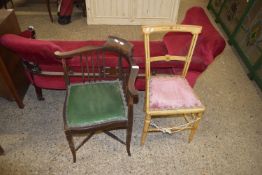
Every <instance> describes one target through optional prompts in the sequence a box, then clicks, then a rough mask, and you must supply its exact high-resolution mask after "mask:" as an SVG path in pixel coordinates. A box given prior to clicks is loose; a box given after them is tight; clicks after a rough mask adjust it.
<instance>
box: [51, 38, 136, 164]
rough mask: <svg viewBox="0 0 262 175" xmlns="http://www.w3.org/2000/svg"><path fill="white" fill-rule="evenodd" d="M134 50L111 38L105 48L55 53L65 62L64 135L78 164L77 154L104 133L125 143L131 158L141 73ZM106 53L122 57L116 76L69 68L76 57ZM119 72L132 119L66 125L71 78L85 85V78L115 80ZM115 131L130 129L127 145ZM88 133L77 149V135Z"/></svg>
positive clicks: (126, 43)
mask: <svg viewBox="0 0 262 175" xmlns="http://www.w3.org/2000/svg"><path fill="white" fill-rule="evenodd" d="M119 43H120V44H119ZM132 49H133V46H132V44H131V43H129V42H127V41H125V40H122V39H120V38H117V37H109V39H108V40H107V42H106V44H104V45H103V46H101V47H91V46H86V47H82V48H79V49H76V50H73V51H69V52H55V55H56V56H57V58H58V59H61V61H62V65H63V68H64V78H65V82H66V84H67V94H66V99H65V104H64V110H63V120H64V132H65V135H66V138H67V141H68V143H69V147H70V150H71V152H72V155H73V161H74V162H76V151H77V150H78V149H79V148H80V147H81V146H82V145H83V144H84V143H85V142H86V141H88V140H89V139H90V138H91V137H92V136H93V135H94V134H95V133H96V132H98V131H102V132H104V133H105V134H107V135H109V136H110V137H112V138H114V139H116V140H117V141H119V142H121V143H123V144H125V145H126V150H127V153H128V155H129V156H130V155H131V153H130V142H131V135H132V126H133V104H134V103H135V102H134V99H137V95H138V94H137V91H136V89H135V87H134V82H135V79H136V76H137V74H138V70H139V67H138V66H137V65H135V63H134V61H133V58H132V57H133V55H132ZM104 51H109V52H114V53H117V54H118V55H119V60H118V61H119V67H118V68H117V70H115V71H112V72H113V73H108V74H107V73H105V71H98V72H96V73H94V74H89V73H87V72H84V71H83V70H84V69H85V68H83V67H82V68H81V71H80V72H79V73H72V72H70V70H69V69H68V66H67V61H68V60H70V59H71V58H72V57H75V56H79V55H82V54H83V55H85V54H90V53H93V52H104ZM122 57H124V58H125V59H126V61H127V62H128V63H129V65H130V68H129V70H123V69H121V67H122V66H121V64H122ZM83 58H84V57H83ZM80 59H81V60H80V61H82V56H81V57H80ZM105 59H106V58H105ZM92 67H93V66H92ZM86 69H88V68H86ZM91 69H93V70H94V68H91ZM116 72H117V75H118V76H117V77H118V79H119V80H121V81H122V82H123V87H124V89H123V91H124V92H126V93H125V94H126V102H127V107H128V111H127V113H128V114H127V115H128V119H127V120H121V121H110V122H107V123H102V124H96V125H92V126H82V127H70V126H68V124H67V122H66V114H65V111H66V100H67V97H68V86H69V85H70V79H69V77H70V76H80V77H82V78H84V79H83V82H84V80H85V77H87V76H88V77H89V76H92V78H94V79H93V80H94V81H96V80H95V78H103V77H105V76H109V77H115V76H116V75H115V73H116ZM135 101H136V100H135ZM115 129H126V130H127V134H126V142H123V141H122V140H120V139H119V138H118V137H116V136H115V135H113V134H112V133H111V132H110V130H115ZM87 133H89V135H88V136H87V137H86V138H85V139H84V140H83V141H82V142H81V143H80V144H79V145H78V146H75V145H74V141H73V136H75V135H79V134H87Z"/></svg>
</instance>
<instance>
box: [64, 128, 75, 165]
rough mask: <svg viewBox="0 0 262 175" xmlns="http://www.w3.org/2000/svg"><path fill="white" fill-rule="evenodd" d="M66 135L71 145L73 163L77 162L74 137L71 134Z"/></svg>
mask: <svg viewBox="0 0 262 175" xmlns="http://www.w3.org/2000/svg"><path fill="white" fill-rule="evenodd" d="M65 134H66V139H67V142H68V144H69V148H70V150H71V153H72V156H73V162H74V163H75V162H76V151H75V145H74V141H73V137H72V135H71V134H70V133H65Z"/></svg>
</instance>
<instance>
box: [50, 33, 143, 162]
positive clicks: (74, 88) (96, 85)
mask: <svg viewBox="0 0 262 175" xmlns="http://www.w3.org/2000/svg"><path fill="white" fill-rule="evenodd" d="M132 52H133V45H132V44H131V43H129V42H128V41H126V40H124V39H121V38H117V37H113V36H110V37H108V39H107V41H106V43H105V44H104V45H102V46H86V47H82V48H79V49H75V50H72V51H67V52H60V51H57V52H55V55H56V57H57V58H58V59H59V60H61V62H62V66H63V69H64V79H65V83H66V85H67V94H66V99H65V104H64V111H63V118H64V130H65V135H66V138H67V140H68V143H69V147H70V150H71V152H72V155H73V161H74V162H75V161H76V151H77V150H78V149H79V148H80V147H81V146H82V145H83V144H84V143H85V142H86V141H87V140H89V139H90V138H91V137H92V136H93V135H94V134H95V133H96V132H98V131H102V132H104V133H105V134H107V135H109V136H110V137H112V138H114V139H116V140H117V141H119V142H120V143H124V144H125V145H126V149H127V152H128V155H131V153H130V142H131V135H132V125H133V103H134V98H137V91H136V89H135V87H134V83H135V79H136V77H137V74H138V70H139V67H138V66H137V65H135V64H134V61H133V53H132ZM105 54H107V55H109V56H110V57H112V58H115V59H118V66H117V67H113V68H112V67H111V68H109V67H106V66H105V65H106V64H105V63H106V62H107V58H108V57H107V58H105V56H104V55H105ZM122 65H125V66H122ZM123 67H124V68H123ZM115 129H126V131H127V132H126V133H127V134H126V142H123V141H122V140H121V139H120V138H118V137H116V136H115V135H113V134H112V133H111V132H110V130H115ZM83 133H87V134H88V136H87V137H86V138H85V139H84V140H83V142H81V143H80V144H79V145H78V146H75V144H74V141H73V136H75V135H79V134H83Z"/></svg>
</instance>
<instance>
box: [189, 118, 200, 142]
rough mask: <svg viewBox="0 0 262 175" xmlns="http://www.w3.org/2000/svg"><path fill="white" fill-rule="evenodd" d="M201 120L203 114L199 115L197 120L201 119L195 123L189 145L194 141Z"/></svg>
mask: <svg viewBox="0 0 262 175" xmlns="http://www.w3.org/2000/svg"><path fill="white" fill-rule="evenodd" d="M201 118H202V113H199V114H197V119H199V120H198V121H196V122H195V123H194V125H193V128H192V129H191V132H190V135H189V139H188V143H190V142H191V141H192V140H193V138H194V135H195V133H196V130H197V128H198V125H199V122H200V120H201Z"/></svg>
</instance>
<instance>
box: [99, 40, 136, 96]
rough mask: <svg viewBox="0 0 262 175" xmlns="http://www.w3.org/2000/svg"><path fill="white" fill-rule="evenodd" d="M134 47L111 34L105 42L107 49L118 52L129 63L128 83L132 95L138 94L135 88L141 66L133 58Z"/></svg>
mask: <svg viewBox="0 0 262 175" xmlns="http://www.w3.org/2000/svg"><path fill="white" fill-rule="evenodd" d="M133 47H134V46H133V44H132V43H130V42H128V41H126V40H124V39H122V38H118V37H115V36H109V37H108V39H107V41H106V43H105V44H104V48H105V49H107V50H112V51H116V52H118V53H119V54H120V55H123V56H124V58H125V59H126V61H127V62H128V63H129V65H130V67H131V68H130V74H129V78H128V84H127V86H128V91H129V93H130V94H131V95H132V96H137V95H138V92H137V90H136V88H135V80H136V77H137V75H138V71H139V66H138V65H136V64H135V62H134V59H133Z"/></svg>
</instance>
